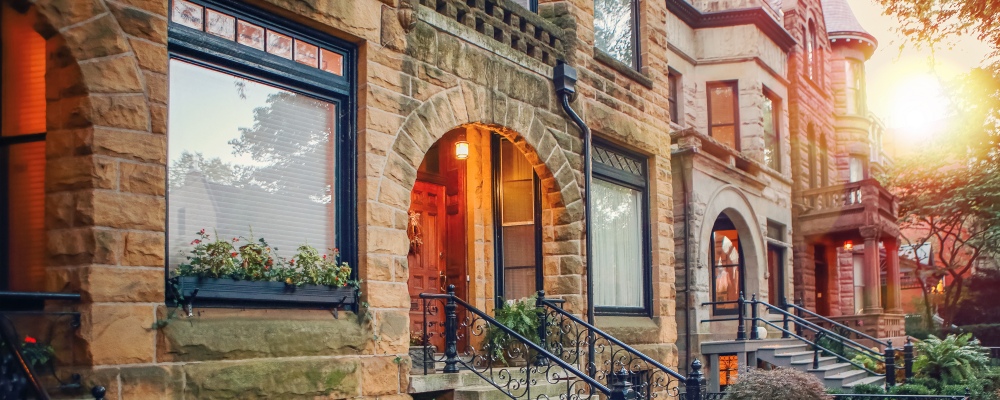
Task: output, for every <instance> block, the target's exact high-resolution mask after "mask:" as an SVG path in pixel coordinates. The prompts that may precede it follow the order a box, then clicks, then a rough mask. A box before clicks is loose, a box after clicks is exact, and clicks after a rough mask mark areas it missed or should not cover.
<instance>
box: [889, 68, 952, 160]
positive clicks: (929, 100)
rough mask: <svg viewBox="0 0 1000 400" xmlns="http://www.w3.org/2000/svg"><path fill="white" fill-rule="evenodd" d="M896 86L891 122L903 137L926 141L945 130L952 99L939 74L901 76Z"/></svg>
mask: <svg viewBox="0 0 1000 400" xmlns="http://www.w3.org/2000/svg"><path fill="white" fill-rule="evenodd" d="M895 86H896V88H895V89H894V90H893V91H892V93H891V94H890V96H892V97H891V98H892V106H891V107H892V114H891V116H890V118H889V120H888V121H887V122H888V125H889V126H891V127H892V128H894V129H895V130H896V131H897V132H898V134H899V135H900V137H901V138H905V140H906V141H909V142H910V143H915V142H922V141H923V139H928V138H930V137H931V135H934V134H938V133H940V132H941V130H942V129H944V127H945V122H946V117H947V115H948V114H949V110H950V102H949V100H948V97H947V95H946V94H945V91H944V89H943V88H942V85H941V81H940V78H939V77H938V76H937V75H933V74H930V73H919V74H913V75H910V76H908V77H904V78H901V79H899V81H898V82H897V83H896V85H895Z"/></svg>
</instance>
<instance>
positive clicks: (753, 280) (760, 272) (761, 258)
mask: <svg viewBox="0 0 1000 400" xmlns="http://www.w3.org/2000/svg"><path fill="white" fill-rule="evenodd" d="M707 204H708V206H707V207H706V208H705V214H704V215H705V219H704V220H703V221H702V226H701V233H700V235H701V236H700V237H701V238H703V240H702V241H701V246H699V249H698V251H699V253H698V254H699V258H700V257H706V255H707V254H708V252H709V246H711V245H712V241H711V239H709V238H710V237H711V234H712V227H713V225H714V224H715V221H716V219H718V217H719V216H722V215H725V216H726V217H728V218H729V220H730V221H732V223H733V225H734V226H735V227H736V231H737V232H738V233H739V235H740V244H741V246H742V247H743V257H744V266H745V268H746V287H745V288H746V290H747V292H748V293H746V296H747V298H748V299H749V297H750V296H751V295H752V294H754V293H757V294H758V295H760V294H762V293H761V292H760V291H761V290H762V289H765V288H766V287H767V285H766V284H765V280H764V273H765V272H766V271H767V266H766V263H767V258H766V256H765V255H764V251H765V247H764V238H763V236H762V234H761V229H760V227H761V224H760V222H759V221H758V220H757V214H756V212H754V208H753V206H752V205H751V203H750V200H749V199H748V198H747V196H746V194H744V193H743V192H742V191H740V190H739V189H738V188H736V187H735V186H732V185H725V186H723V187H721V188H719V189H718V190H716V191H715V193H713V194H712V196H711V197H709V201H708V203H707ZM744 238H745V240H744ZM705 265H708V266H711V265H712V260H708V262H707V263H706V264H705ZM706 273H707V274H708V276H705V277H704V278H705V281H704V282H706V284H707V283H708V282H709V280H710V279H711V268H708V269H707V271H706Z"/></svg>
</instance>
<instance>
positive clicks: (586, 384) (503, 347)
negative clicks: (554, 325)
mask: <svg viewBox="0 0 1000 400" xmlns="http://www.w3.org/2000/svg"><path fill="white" fill-rule="evenodd" d="M420 298H421V299H422V300H423V307H424V316H425V318H424V332H423V334H422V336H423V342H424V343H423V344H424V355H425V356H428V355H431V354H433V353H434V352H433V350H432V348H431V346H430V339H431V337H434V336H436V335H438V334H441V333H431V332H429V330H430V329H431V328H433V326H431V325H429V324H428V322H427V318H426V317H427V316H429V315H434V313H435V312H438V311H440V309H441V308H440V307H433V306H432V305H430V304H429V303H430V302H433V301H444V302H445V304H444V307H443V309H444V313H445V315H444V316H445V321H444V324H443V328H444V332H443V335H441V336H443V337H444V339H445V341H444V355H443V358H440V359H434V361H435V362H444V370H443V372H444V373H457V372H459V371H461V369H466V370H470V371H472V372H473V373H475V374H476V375H478V376H479V377H480V378H482V379H483V380H485V381H486V382H487V383H489V384H490V385H492V386H494V387H495V388H497V389H498V390H500V391H501V392H502V393H504V394H505V395H506V396H507V397H510V398H511V399H519V398H525V399H530V398H534V397H535V396H532V394H531V391H532V387H536V388H537V387H538V386H539V384H540V383H542V382H545V383H549V384H563V383H564V384H565V385H566V387H565V394H562V395H560V396H559V397H560V398H565V399H582V398H587V397H590V396H594V395H604V396H607V397H609V398H612V399H617V398H619V396H620V395H622V393H621V392H623V391H631V388H630V387H629V386H630V384H629V383H628V382H627V381H623V382H621V383H622V384H623V387H621V388H619V387H616V389H615V390H612V389H611V388H609V387H608V386H605V385H604V384H601V383H600V382H598V381H597V380H595V379H594V378H591V377H590V376H587V374H585V373H583V372H581V371H579V370H577V369H576V368H574V367H573V366H572V365H570V364H569V363H567V362H565V361H563V360H561V359H559V358H558V357H557V356H555V355H554V354H552V353H550V352H549V351H548V350H546V349H545V348H543V347H542V346H540V345H538V344H536V343H534V342H532V341H531V340H529V339H527V338H525V337H524V336H522V335H521V334H519V333H517V332H515V331H514V330H513V329H511V328H509V327H507V326H505V325H503V324H501V323H500V322H499V321H497V320H496V319H494V318H493V317H491V316H489V315H487V314H486V313H485V312H483V311H481V310H479V309H477V308H476V307H474V306H472V305H471V304H469V303H466V302H465V301H464V300H462V299H459V298H458V297H457V296H455V286H454V285H449V286H448V293H446V294H431V293H421V294H420ZM459 307H461V308H462V309H463V310H462V314H463V317H464V318H462V321H461V322H460V321H459V311H458V308H459ZM460 328H461V330H462V331H463V334H460V333H459V329H460ZM498 334H499V335H500V337H499V338H498V337H497V336H496V335H498ZM463 335H464V336H463ZM484 335H485V336H490V335H493V336H491V337H485V338H484V339H485V340H484V343H483V344H482V347H481V348H476V346H474V345H472V344H471V343H470V344H469V345H467V346H466V349H465V352H464V354H462V355H461V356H460V355H459V351H458V341H459V339H460V338H461V339H463V340H466V341H469V342H471V341H472V338H471V336H484ZM531 353H533V354H534V355H535V356H536V357H540V358H546V359H550V360H552V361H553V364H555V366H558V367H560V368H554V365H552V364H547V365H527V364H528V363H527V359H528V358H529V354H531ZM504 356H507V357H506V358H505V357H504ZM508 358H509V360H508ZM515 359H522V360H524V361H525V364H526V365H524V366H520V367H517V366H514V367H500V366H498V364H501V363H504V362H508V361H513V360H515ZM421 361H422V362H425V365H426V360H421ZM460 366H461V368H460ZM425 368H426V367H425ZM540 379H541V380H542V382H539V380H540Z"/></svg>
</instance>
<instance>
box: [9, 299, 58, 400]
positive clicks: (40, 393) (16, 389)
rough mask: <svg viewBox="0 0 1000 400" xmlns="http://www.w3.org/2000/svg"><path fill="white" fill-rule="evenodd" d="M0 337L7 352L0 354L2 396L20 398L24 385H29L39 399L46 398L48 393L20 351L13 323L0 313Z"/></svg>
mask: <svg viewBox="0 0 1000 400" xmlns="http://www.w3.org/2000/svg"><path fill="white" fill-rule="evenodd" d="M0 339H2V340H3V343H4V347H5V351H6V352H7V354H3V355H2V357H3V359H2V360H0V364H2V365H3V367H4V368H3V370H4V371H3V376H0V381H2V383H3V384H2V385H0V394H2V395H3V396H2V397H3V398H22V395H23V394H24V390H26V389H28V387H26V386H30V388H31V389H32V390H33V391H34V392H35V396H37V397H38V399H39V400H48V399H49V394H48V393H47V392H46V391H45V388H44V387H42V383H41V381H39V380H38V376H37V375H35V370H34V368H32V367H31V364H29V363H28V361H27V360H25V358H24V354H23V353H21V349H20V346H18V342H19V339H20V338H19V337H18V335H17V331H16V329H14V323H12V322H11V321H10V320H9V319H7V317H6V316H3V315H2V314H0ZM11 364H13V365H11Z"/></svg>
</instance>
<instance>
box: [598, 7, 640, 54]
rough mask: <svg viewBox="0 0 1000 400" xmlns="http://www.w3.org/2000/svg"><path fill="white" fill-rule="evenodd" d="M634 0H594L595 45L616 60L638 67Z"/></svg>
mask: <svg viewBox="0 0 1000 400" xmlns="http://www.w3.org/2000/svg"><path fill="white" fill-rule="evenodd" d="M633 1H634V0H594V45H595V46H597V48H598V49H600V50H601V51H603V52H605V53H607V54H608V55H610V56H611V57H614V58H615V59H616V60H618V61H621V62H623V63H625V64H628V65H630V66H632V67H633V68H634V67H636V65H635V64H636V63H635V40H634V35H633V30H634V29H635V19H634V14H633V10H632V7H633V3H632V2H633Z"/></svg>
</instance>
